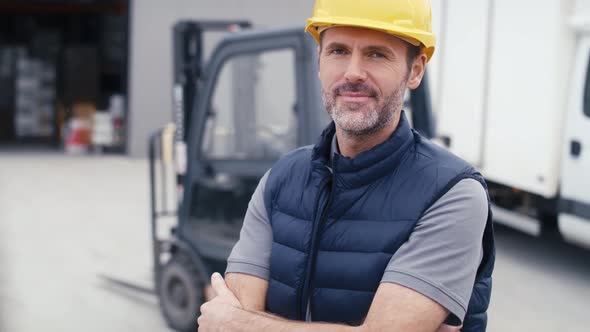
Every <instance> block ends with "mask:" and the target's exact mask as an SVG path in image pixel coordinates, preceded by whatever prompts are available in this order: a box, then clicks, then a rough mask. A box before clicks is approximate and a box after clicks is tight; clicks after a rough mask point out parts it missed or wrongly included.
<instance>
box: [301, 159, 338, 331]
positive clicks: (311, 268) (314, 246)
mask: <svg viewBox="0 0 590 332" xmlns="http://www.w3.org/2000/svg"><path fill="white" fill-rule="evenodd" d="M332 166H333V165H332ZM333 170H334V168H333V167H332V168H331V173H332V176H331V177H330V178H328V179H326V180H324V181H323V182H322V184H321V186H320V188H321V191H320V192H319V194H318V206H319V200H320V198H321V193H322V192H323V190H324V186H326V185H327V186H328V199H327V202H326V204H325V205H324V207H323V209H322V211H321V213H320V214H319V216H320V217H319V218H318V219H316V220H314V223H313V228H312V232H311V241H310V251H309V254H310V257H309V258H308V260H307V266H306V268H305V273H304V276H305V279H304V283H303V285H302V288H301V291H300V292H299V298H298V311H299V313H298V316H299V319H300V320H306V315H307V309H308V308H307V306H311V295H312V294H311V293H312V279H313V276H314V273H315V261H316V258H317V255H318V253H317V251H318V245H319V239H320V234H321V226H322V224H323V223H324V219H326V216H327V211H328V210H329V209H330V205H332V199H333V190H332V186H333V184H334V180H335V175H334V171H333ZM316 216H317V214H316Z"/></svg>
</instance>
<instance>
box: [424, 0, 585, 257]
mask: <svg viewBox="0 0 590 332" xmlns="http://www.w3.org/2000/svg"><path fill="white" fill-rule="evenodd" d="M432 4H433V17H434V20H433V22H434V30H435V32H436V33H437V36H438V42H437V47H438V48H437V51H436V56H435V57H434V58H433V62H432V63H431V64H430V65H429V66H430V69H429V70H430V77H429V83H430V87H431V96H432V103H433V110H434V112H435V115H436V119H437V131H438V136H439V137H440V138H441V139H442V141H443V142H444V143H445V144H446V145H447V146H448V148H449V149H450V150H451V151H452V152H454V153H455V154H457V155H459V156H461V157H462V158H464V159H466V160H467V161H469V162H470V163H472V164H473V165H475V166H477V167H478V168H479V169H480V170H481V172H482V174H483V175H484V176H485V178H486V179H487V180H488V182H489V185H490V196H491V198H492V200H493V203H494V208H493V210H494V213H495V219H496V220H497V221H498V222H501V223H507V224H509V225H510V226H512V227H515V228H518V229H520V230H523V231H525V232H528V233H533V234H535V235H543V234H561V235H562V236H563V238H564V239H565V240H566V241H568V242H572V243H576V244H578V245H582V246H585V247H588V248H590V67H589V63H590V1H588V0H477V1H473V0H452V1H450V0H432Z"/></svg>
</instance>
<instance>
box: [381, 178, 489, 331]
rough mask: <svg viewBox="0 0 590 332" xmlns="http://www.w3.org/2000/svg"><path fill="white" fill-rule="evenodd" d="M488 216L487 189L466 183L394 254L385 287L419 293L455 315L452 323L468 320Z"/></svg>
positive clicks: (429, 214) (435, 207) (437, 206)
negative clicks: (403, 287)
mask: <svg viewBox="0 0 590 332" xmlns="http://www.w3.org/2000/svg"><path fill="white" fill-rule="evenodd" d="M487 217H488V200H487V195H486V192H485V190H484V188H483V186H482V185H481V184H480V183H479V182H477V181H476V180H474V179H463V180H461V181H459V182H458V183H457V184H456V185H455V186H453V187H452V188H451V189H450V190H449V191H448V192H447V193H446V194H445V195H443V196H442V197H441V198H440V199H439V200H438V201H436V202H435V203H434V204H433V205H432V206H431V207H430V208H429V209H428V210H427V211H426V212H425V213H424V215H423V216H422V218H420V220H419V221H418V222H417V224H416V227H415V228H414V231H413V232H412V234H411V235H410V238H409V239H408V241H407V242H406V243H404V244H403V245H402V246H401V247H400V248H399V249H398V251H397V252H396V253H395V254H394V255H393V257H392V258H391V260H390V261H389V264H388V265H387V268H386V270H385V273H384V275H383V278H382V280H381V282H392V283H396V284H400V285H402V286H405V287H408V288H410V289H413V290H415V291H417V292H419V293H421V294H423V295H425V296H427V297H429V298H431V299H432V300H434V301H436V302H438V303H439V304H440V305H442V306H443V307H445V308H446V309H447V310H449V312H450V315H449V317H448V318H447V321H446V323H447V324H450V325H460V324H461V322H462V321H463V319H464V318H465V313H466V311H467V306H468V304H469V299H470V298H471V293H472V291H473V285H474V281H475V275H476V273H477V268H478V266H479V264H480V262H481V259H482V257H483V247H482V239H483V232H484V229H485V225H486V221H487Z"/></svg>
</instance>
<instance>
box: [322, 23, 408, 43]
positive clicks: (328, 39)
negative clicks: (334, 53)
mask: <svg viewBox="0 0 590 332" xmlns="http://www.w3.org/2000/svg"><path fill="white" fill-rule="evenodd" d="M322 39H323V43H324V44H328V43H333V42H336V43H344V44H348V43H355V44H358V45H367V46H369V45H371V46H372V45H382V46H390V47H393V48H397V47H404V44H405V42H404V41H402V40H401V39H399V38H397V37H395V36H393V35H391V34H389V33H386V32H383V31H379V30H373V29H368V28H361V27H352V26H336V27H330V28H327V29H325V30H324V31H322Z"/></svg>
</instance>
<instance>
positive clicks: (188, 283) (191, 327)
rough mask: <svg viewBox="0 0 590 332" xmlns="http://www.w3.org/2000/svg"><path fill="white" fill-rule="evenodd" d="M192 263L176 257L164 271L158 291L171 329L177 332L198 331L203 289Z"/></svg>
mask: <svg viewBox="0 0 590 332" xmlns="http://www.w3.org/2000/svg"><path fill="white" fill-rule="evenodd" d="M202 284H203V283H202V282H201V281H200V280H199V277H198V273H197V270H196V268H195V266H194V264H193V263H192V262H191V260H190V259H189V258H188V257H186V256H184V255H182V254H176V255H175V256H174V257H172V259H170V261H169V262H168V263H167V264H166V265H165V266H164V268H163V269H162V277H161V278H160V285H158V286H159V287H158V289H159V292H160V294H159V295H160V308H161V309H162V314H163V315H164V318H165V319H166V322H167V323H168V326H170V327H171V328H173V329H174V330H176V331H182V332H185V331H191V332H193V331H196V329H197V318H198V316H199V309H200V307H201V304H203V299H204V297H203V288H202Z"/></svg>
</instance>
